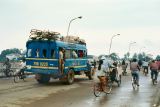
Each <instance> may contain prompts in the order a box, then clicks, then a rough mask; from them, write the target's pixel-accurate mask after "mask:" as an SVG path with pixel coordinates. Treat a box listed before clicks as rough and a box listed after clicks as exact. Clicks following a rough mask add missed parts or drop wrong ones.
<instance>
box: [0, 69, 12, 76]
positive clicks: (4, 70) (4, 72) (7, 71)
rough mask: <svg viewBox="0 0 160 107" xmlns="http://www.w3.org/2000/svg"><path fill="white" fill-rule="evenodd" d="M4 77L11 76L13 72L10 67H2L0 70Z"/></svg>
mask: <svg viewBox="0 0 160 107" xmlns="http://www.w3.org/2000/svg"><path fill="white" fill-rule="evenodd" d="M1 72H2V73H3V74H4V76H5V77H12V76H13V74H14V72H13V70H11V69H2V71H1Z"/></svg>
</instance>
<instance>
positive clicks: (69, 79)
mask: <svg viewBox="0 0 160 107" xmlns="http://www.w3.org/2000/svg"><path fill="white" fill-rule="evenodd" d="M73 82H74V71H73V69H69V71H68V72H67V78H66V83H67V84H68V85H70V84H73Z"/></svg>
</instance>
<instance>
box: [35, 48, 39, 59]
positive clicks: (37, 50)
mask: <svg viewBox="0 0 160 107" xmlns="http://www.w3.org/2000/svg"><path fill="white" fill-rule="evenodd" d="M35 57H37V58H38V57H39V49H36V52H35Z"/></svg>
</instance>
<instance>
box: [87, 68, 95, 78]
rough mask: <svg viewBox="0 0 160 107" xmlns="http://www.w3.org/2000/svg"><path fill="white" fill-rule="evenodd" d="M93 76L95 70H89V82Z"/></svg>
mask: <svg viewBox="0 0 160 107" xmlns="http://www.w3.org/2000/svg"><path fill="white" fill-rule="evenodd" d="M94 74H95V69H94V68H91V70H90V71H88V79H89V80H93V78H94Z"/></svg>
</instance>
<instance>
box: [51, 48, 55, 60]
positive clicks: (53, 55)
mask: <svg viewBox="0 0 160 107" xmlns="http://www.w3.org/2000/svg"><path fill="white" fill-rule="evenodd" d="M51 58H55V52H54V49H52V50H51Z"/></svg>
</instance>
